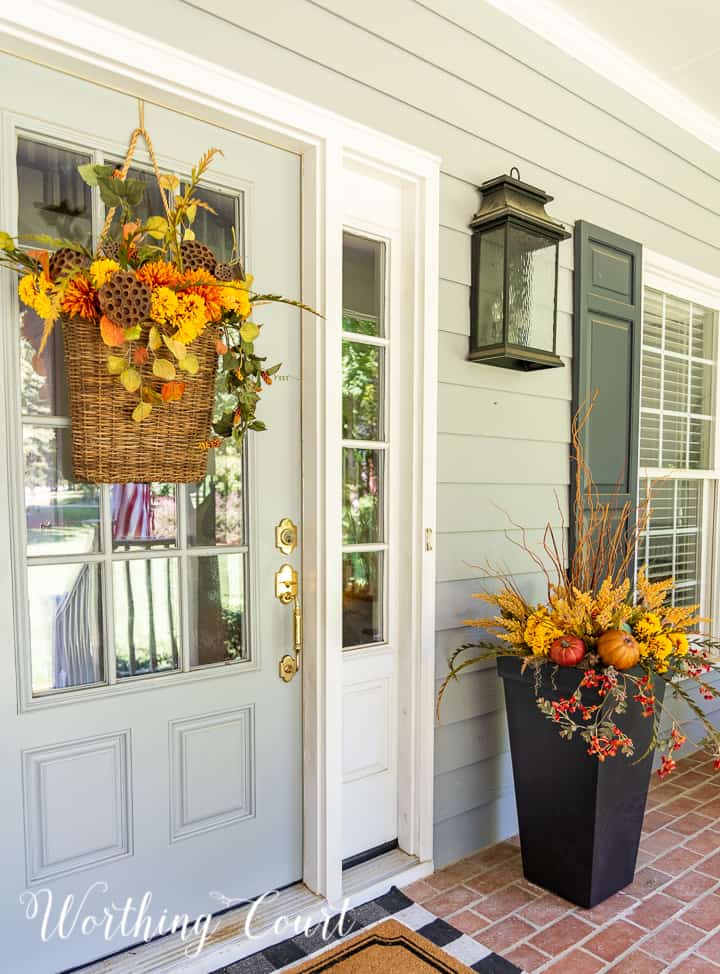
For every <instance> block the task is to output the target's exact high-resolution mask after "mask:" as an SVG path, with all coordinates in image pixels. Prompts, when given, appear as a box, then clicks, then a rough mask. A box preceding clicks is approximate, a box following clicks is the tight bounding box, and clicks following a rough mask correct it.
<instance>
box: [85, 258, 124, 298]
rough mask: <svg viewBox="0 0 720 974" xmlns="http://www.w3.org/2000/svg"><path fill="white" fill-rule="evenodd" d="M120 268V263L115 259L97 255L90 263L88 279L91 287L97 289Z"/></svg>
mask: <svg viewBox="0 0 720 974" xmlns="http://www.w3.org/2000/svg"><path fill="white" fill-rule="evenodd" d="M119 270H120V265H119V264H118V262H117V261H116V260H110V259H109V258H108V257H99V258H98V259H97V260H94V261H93V262H92V264H91V265H90V280H91V281H92V285H93V287H94V288H95V289H96V290H97V291H99V290H100V288H101V287H102V286H103V284H106V283H107V282H108V281H109V280H110V278H111V277H112V276H113V274H114V273H115V272H116V271H119Z"/></svg>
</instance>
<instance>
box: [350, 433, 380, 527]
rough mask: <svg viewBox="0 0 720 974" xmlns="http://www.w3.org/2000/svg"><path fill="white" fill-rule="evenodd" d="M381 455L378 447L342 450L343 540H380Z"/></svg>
mask: <svg viewBox="0 0 720 974" xmlns="http://www.w3.org/2000/svg"><path fill="white" fill-rule="evenodd" d="M383 459H384V452H383V451H381V450H358V449H350V448H347V447H346V448H345V449H344V450H343V484H344V486H345V494H344V497H343V544H347V545H351V544H352V545H358V544H374V543H375V542H377V541H381V540H382V495H381V491H382V481H383Z"/></svg>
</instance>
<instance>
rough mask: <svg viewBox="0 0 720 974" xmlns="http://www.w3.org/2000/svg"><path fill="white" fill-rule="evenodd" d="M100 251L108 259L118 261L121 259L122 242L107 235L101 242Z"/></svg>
mask: <svg viewBox="0 0 720 974" xmlns="http://www.w3.org/2000/svg"><path fill="white" fill-rule="evenodd" d="M99 253H100V256H101V257H106V258H107V259H108V260H114V261H118V260H119V259H120V242H119V241H118V240H113V239H112V238H111V237H106V238H105V240H103V242H102V243H101V244H100V250H99Z"/></svg>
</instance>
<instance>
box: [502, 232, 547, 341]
mask: <svg viewBox="0 0 720 974" xmlns="http://www.w3.org/2000/svg"><path fill="white" fill-rule="evenodd" d="M556 251H557V241H555V240H552V239H548V238H547V237H545V236H543V235H542V234H539V233H535V232H533V231H532V230H527V229H526V228H525V227H518V226H514V225H513V224H510V226H509V227H508V264H509V268H508V270H509V273H508V319H509V320H508V341H509V342H510V344H513V345H523V346H525V347H527V348H540V349H545V350H547V351H550V352H552V351H554V344H555V341H554V332H555V277H556V274H557V261H556Z"/></svg>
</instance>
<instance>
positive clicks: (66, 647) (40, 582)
mask: <svg viewBox="0 0 720 974" xmlns="http://www.w3.org/2000/svg"><path fill="white" fill-rule="evenodd" d="M100 571H101V569H100V566H99V565H97V564H74V565H55V564H53V565H34V566H31V567H30V568H29V569H28V573H27V580H28V596H29V599H30V605H31V606H32V612H31V613H30V647H31V663H32V689H33V693H34V694H39V693H48V692H49V691H52V690H64V689H66V688H68V687H81V686H88V685H90V684H94V683H102V682H103V681H104V679H105V663H104V653H103V637H102V594H101V586H100Z"/></svg>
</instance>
